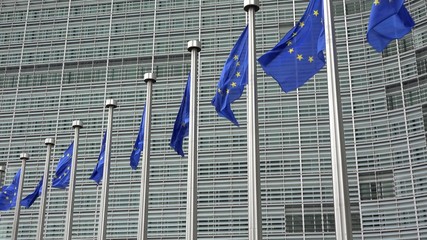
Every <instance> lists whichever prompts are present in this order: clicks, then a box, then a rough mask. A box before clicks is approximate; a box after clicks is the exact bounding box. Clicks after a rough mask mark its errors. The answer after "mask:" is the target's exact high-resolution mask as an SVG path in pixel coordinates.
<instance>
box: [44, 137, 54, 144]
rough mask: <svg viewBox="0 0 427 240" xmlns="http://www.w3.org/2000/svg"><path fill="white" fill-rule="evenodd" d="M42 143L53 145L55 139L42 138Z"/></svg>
mask: <svg viewBox="0 0 427 240" xmlns="http://www.w3.org/2000/svg"><path fill="white" fill-rule="evenodd" d="M44 144H46V145H52V146H53V145H55V140H53V138H46V139H45V140H44Z"/></svg>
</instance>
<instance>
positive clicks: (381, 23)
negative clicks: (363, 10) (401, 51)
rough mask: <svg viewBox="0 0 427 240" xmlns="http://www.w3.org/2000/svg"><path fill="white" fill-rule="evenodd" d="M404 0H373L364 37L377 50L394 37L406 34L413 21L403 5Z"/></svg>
mask: <svg viewBox="0 0 427 240" xmlns="http://www.w3.org/2000/svg"><path fill="white" fill-rule="evenodd" d="M403 2H404V0H374V3H373V4H372V9H371V16H370V18H369V24H368V32H367V34H366V38H367V39H368V42H369V44H371V46H372V47H373V48H375V50H377V51H378V52H382V51H383V50H384V48H386V47H387V45H388V44H389V43H390V42H391V41H392V40H394V39H400V38H402V37H404V36H405V35H406V34H408V33H409V32H410V31H411V29H412V27H413V26H415V22H414V20H413V19H412V17H411V15H410V14H409V12H408V10H406V8H405V6H404V5H403Z"/></svg>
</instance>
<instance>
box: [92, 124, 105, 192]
mask: <svg viewBox="0 0 427 240" xmlns="http://www.w3.org/2000/svg"><path fill="white" fill-rule="evenodd" d="M106 140H107V131H105V132H104V137H103V138H102V145H101V152H100V153H99V156H98V163H97V164H96V166H95V169H93V172H92V175H90V178H89V179H92V180H93V181H95V182H96V184H99V182H101V180H102V176H103V175H104V158H105V141H106Z"/></svg>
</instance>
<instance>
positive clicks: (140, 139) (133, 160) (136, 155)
mask: <svg viewBox="0 0 427 240" xmlns="http://www.w3.org/2000/svg"><path fill="white" fill-rule="evenodd" d="M144 128H145V105H144V110H143V111H142V118H141V124H140V125H139V132H138V136H137V137H136V141H135V145H134V146H133V150H132V154H131V155H130V166H131V168H132V169H133V170H135V169H136V168H137V167H138V164H139V159H140V158H141V152H142V151H143V150H144Z"/></svg>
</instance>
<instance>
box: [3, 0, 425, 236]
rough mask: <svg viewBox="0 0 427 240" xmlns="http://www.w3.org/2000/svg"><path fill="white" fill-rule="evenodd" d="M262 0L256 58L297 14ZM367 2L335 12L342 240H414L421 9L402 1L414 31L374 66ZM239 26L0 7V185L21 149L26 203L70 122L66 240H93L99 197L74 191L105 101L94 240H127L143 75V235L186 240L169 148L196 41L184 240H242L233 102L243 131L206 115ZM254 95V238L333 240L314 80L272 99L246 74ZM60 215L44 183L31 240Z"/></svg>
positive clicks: (179, 1)
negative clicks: (192, 203) (105, 188)
mask: <svg viewBox="0 0 427 240" xmlns="http://www.w3.org/2000/svg"><path fill="white" fill-rule="evenodd" d="M260 2H261V9H260V11H259V12H258V13H257V15H256V20H257V29H256V32H257V54H258V56H260V55H261V54H262V53H264V52H266V51H267V50H269V49H271V48H272V47H273V46H274V45H275V44H276V43H277V42H278V41H279V39H280V38H281V37H282V36H283V35H284V34H285V33H286V32H287V31H288V30H289V29H290V28H291V27H292V26H293V24H294V23H295V22H296V21H298V20H299V18H300V17H301V15H302V13H303V12H304V10H305V8H306V6H307V1H302V0H293V1H280V0H262V1H260ZM371 4H372V1H370V0H334V1H333V5H334V13H335V27H336V29H335V30H336V36H337V49H338V56H337V57H338V65H339V72H340V83H341V96H342V108H343V120H344V128H345V143H346V152H347V162H348V176H349V190H350V198H351V209H352V220H353V223H352V224H353V236H354V239H426V238H427V177H426V176H427V151H426V131H425V129H426V127H427V3H426V1H424V0H407V1H406V6H407V8H408V10H409V12H410V13H411V15H412V16H413V18H414V20H415V22H416V23H417V24H416V26H415V28H414V29H413V31H412V32H411V33H410V34H408V35H407V36H406V37H405V38H403V39H401V40H399V41H395V42H392V43H391V44H390V46H389V47H388V48H387V49H386V50H385V51H384V52H383V53H377V52H375V50H374V49H373V48H372V47H370V46H369V45H368V44H367V42H366V37H365V34H366V28H367V23H368V18H369V11H370V7H371ZM244 25H245V12H244V11H243V1H241V0H232V1H230V0H209V1H208V0H144V1H134V0H97V1H83V0H2V1H1V2H0V103H1V105H0V106H1V108H0V119H1V124H0V163H1V164H5V165H6V179H5V180H6V183H8V182H10V181H11V179H12V178H13V175H14V174H15V172H16V171H17V169H18V168H19V167H20V160H19V154H20V153H21V152H24V151H25V152H28V153H29V154H30V160H29V161H28V162H27V171H26V177H25V187H24V196H25V195H27V194H29V193H30V192H32V191H33V189H34V187H35V186H36V184H37V183H38V180H39V179H40V177H41V176H42V173H43V168H44V159H45V149H46V147H45V146H44V139H45V138H46V137H54V138H55V139H56V145H55V147H54V149H53V158H54V161H52V162H51V174H53V172H54V168H55V167H56V164H57V162H58V159H59V157H60V156H61V155H62V153H63V151H64V150H65V149H66V148H67V147H68V145H69V143H70V142H71V141H72V138H73V130H72V127H71V124H72V120H75V119H80V120H82V121H83V123H84V128H83V129H82V130H81V138H80V146H79V160H78V172H77V186H76V202H75V212H74V222H73V239H76V240H83V239H85V240H87V239H96V236H97V227H98V217H99V206H100V197H101V196H100V193H101V187H100V186H96V185H95V183H94V182H93V181H91V180H89V179H88V178H89V176H90V174H91V172H92V170H93V168H94V167H95V165H96V161H97V157H98V154H99V150H100V147H101V140H102V134H103V131H104V129H105V128H106V124H107V113H106V111H105V109H104V103H105V100H106V99H109V98H114V99H115V100H117V101H118V108H117V109H116V110H115V115H114V127H113V136H112V137H113V145H112V157H111V160H112V162H111V175H110V176H111V180H110V202H109V204H110V205H109V213H108V229H107V236H108V237H107V238H108V239H120V240H123V239H136V232H137V222H138V221H137V220H138V219H137V218H138V204H139V189H140V178H141V170H140V168H138V170H136V171H133V170H131V168H130V166H129V156H130V153H131V151H132V147H133V143H134V141H135V138H136V135H137V132H138V129H139V121H140V117H141V112H142V108H143V105H144V101H145V94H146V85H145V83H144V81H143V79H142V78H143V74H144V73H146V72H151V71H152V70H153V71H154V72H155V73H156V74H157V83H156V84H155V85H154V87H153V94H154V95H153V109H152V110H153V116H152V145H151V155H152V156H151V168H150V199H149V213H148V220H149V223H148V228H149V229H148V237H149V239H153V240H159V239H165V240H166V239H168V240H171V239H174V240H176V239H184V238H185V207H186V186H187V185H186V181H187V177H186V172H187V158H181V157H180V156H178V155H177V154H176V153H175V152H174V151H173V150H172V149H171V148H170V147H169V139H170V136H171V134H172V128H173V123H174V120H175V116H176V113H177V112H178V109H179V105H180V103H181V98H182V94H183V91H184V88H185V81H186V79H187V74H188V71H189V70H190V54H189V52H188V51H187V49H186V48H187V42H188V41H189V40H193V39H199V38H200V40H201V42H202V51H201V53H200V79H199V113H198V115H199V123H198V127H199V141H198V144H199V145H198V150H199V151H198V153H199V165H198V174H199V175H198V177H199V180H198V239H200V240H207V239H223V240H226V239H234V240H247V239H248V225H247V224H248V221H247V215H248V214H247V204H248V201H247V157H246V151H247V150H246V148H247V141H246V99H245V94H243V96H242V98H241V99H240V100H238V101H237V102H236V103H235V104H234V105H233V108H234V109H235V114H236V117H237V119H238V121H239V123H240V124H241V127H235V126H233V125H232V124H231V123H230V122H228V121H227V120H226V119H223V118H220V117H218V116H217V114H216V112H215V110H214V107H213V106H211V104H210V100H211V99H212V97H213V96H214V93H215V91H216V84H217V81H218V79H219V76H220V73H221V70H222V66H223V64H224V61H225V60H226V58H227V56H228V53H229V51H230V49H231V48H232V46H233V44H234V42H235V41H236V40H237V38H238V36H239V35H240V33H241V31H242V30H243V28H244ZM153 36H154V37H153ZM153 40H154V41H153ZM153 42H155V44H154V49H153ZM153 52H154V56H155V58H154V67H153V68H152V60H153V59H152V55H153V54H152V53H153ZM258 97H259V132H260V158H261V186H262V188H261V194H262V213H263V236H264V237H263V239H266V240H279V239H280V240H282V239H289V240H291V239H292V240H296V239H316V240H318V239H331V240H332V239H335V226H334V221H335V220H334V212H333V211H334V209H333V196H332V173H331V157H330V137H329V135H330V132H329V115H328V114H329V113H328V96H327V81H326V70H325V69H323V70H322V71H321V72H320V73H318V74H316V75H315V77H313V79H311V80H310V81H309V82H308V83H307V84H306V85H304V86H303V87H302V88H300V89H299V90H297V91H295V92H292V93H290V94H285V93H283V92H282V91H281V89H280V87H279V85H278V84H277V83H276V82H275V81H274V80H273V79H272V78H270V77H268V76H266V75H265V74H264V73H263V72H262V70H261V69H260V67H258ZM184 149H186V143H185V146H184ZM51 176H52V175H51ZM39 204H40V203H39V201H36V203H35V204H34V205H33V206H32V207H31V208H29V209H22V211H21V219H20V229H19V239H35V234H36V228H37V225H38V223H37V220H38V211H39ZM66 204H67V191H64V190H59V189H52V188H51V187H50V186H49V192H48V206H47V215H46V224H45V239H52V240H53V239H61V238H62V237H63V232H64V228H65V211H66ZM12 221H13V211H8V212H1V213H0V239H9V238H10V235H11V232H12V229H11V228H12Z"/></svg>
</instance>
